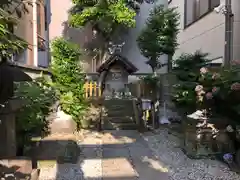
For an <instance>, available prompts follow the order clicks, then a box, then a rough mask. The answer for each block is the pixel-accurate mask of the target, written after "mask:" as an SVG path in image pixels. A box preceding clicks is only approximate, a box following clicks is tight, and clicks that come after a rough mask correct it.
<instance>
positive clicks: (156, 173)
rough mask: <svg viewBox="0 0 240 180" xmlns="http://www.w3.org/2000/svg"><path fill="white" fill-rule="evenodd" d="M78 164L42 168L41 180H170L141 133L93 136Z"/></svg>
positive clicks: (82, 146)
mask: <svg viewBox="0 0 240 180" xmlns="http://www.w3.org/2000/svg"><path fill="white" fill-rule="evenodd" d="M78 144H79V147H80V149H81V154H80V156H79V160H78V163H76V164H55V165H53V166H52V167H47V168H41V174H40V180H53V179H58V180H60V179H61V180H63V179H64V180H70V179H71V180H81V179H85V180H100V179H101V180H147V179H151V180H167V179H168V177H167V173H166V172H164V171H166V169H163V168H162V166H161V165H160V164H159V163H158V160H157V159H156V158H155V157H154V156H153V154H152V151H151V150H150V149H149V147H148V145H147V144H146V142H145V141H144V140H143V138H142V137H141V136H140V135H139V133H138V132H137V131H107V132H105V133H104V134H103V135H101V134H98V133H95V134H94V133H89V134H88V135H85V136H84V139H83V140H82V141H80V142H79V143H78Z"/></svg>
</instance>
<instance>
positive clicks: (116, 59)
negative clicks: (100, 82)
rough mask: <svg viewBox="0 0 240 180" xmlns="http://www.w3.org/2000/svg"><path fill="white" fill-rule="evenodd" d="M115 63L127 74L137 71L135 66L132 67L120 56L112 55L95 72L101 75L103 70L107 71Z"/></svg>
mask: <svg viewBox="0 0 240 180" xmlns="http://www.w3.org/2000/svg"><path fill="white" fill-rule="evenodd" d="M116 63H118V64H119V65H120V66H122V67H124V69H126V71H127V72H128V73H129V74H132V73H134V72H136V71H137V70H138V69H137V68H136V66H134V65H133V64H132V63H131V62H130V61H128V59H127V58H125V57H123V56H121V55H120V54H113V55H111V56H110V57H109V58H108V59H107V60H106V61H105V62H104V63H102V64H101V65H100V66H99V67H98V68H97V72H98V73H101V72H102V71H104V70H109V69H110V68H111V66H112V65H114V64H116Z"/></svg>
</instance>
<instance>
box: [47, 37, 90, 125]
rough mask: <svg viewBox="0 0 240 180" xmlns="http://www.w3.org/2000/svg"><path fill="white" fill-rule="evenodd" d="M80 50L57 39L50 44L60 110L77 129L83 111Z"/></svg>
mask: <svg viewBox="0 0 240 180" xmlns="http://www.w3.org/2000/svg"><path fill="white" fill-rule="evenodd" d="M80 55H81V53H80V49H79V47H78V46H77V45H75V44H73V43H71V42H69V41H67V40H65V39H63V38H57V39H55V40H54V41H53V42H52V64H51V71H52V74H53V86H54V87H55V89H56V90H57V94H58V97H59V98H60V104H61V107H62V110H63V111H64V112H65V113H67V114H69V115H71V116H72V117H73V118H74V120H75V121H76V123H77V125H78V127H79V126H80V125H81V116H82V113H83V111H84V110H85V107H86V103H85V99H84V96H83V95H84V87H83V86H84V82H85V80H84V77H85V76H84V75H83V73H82V69H81V67H80V62H79V60H80Z"/></svg>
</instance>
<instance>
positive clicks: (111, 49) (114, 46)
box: [108, 42, 125, 55]
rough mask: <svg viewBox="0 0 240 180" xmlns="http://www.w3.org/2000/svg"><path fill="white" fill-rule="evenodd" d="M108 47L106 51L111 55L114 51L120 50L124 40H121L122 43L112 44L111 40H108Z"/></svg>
mask: <svg viewBox="0 0 240 180" xmlns="http://www.w3.org/2000/svg"><path fill="white" fill-rule="evenodd" d="M108 45H109V47H108V51H109V54H110V55H113V54H114V53H115V52H121V51H122V47H123V46H124V45H125V42H123V43H122V44H113V43H112V42H109V44H108Z"/></svg>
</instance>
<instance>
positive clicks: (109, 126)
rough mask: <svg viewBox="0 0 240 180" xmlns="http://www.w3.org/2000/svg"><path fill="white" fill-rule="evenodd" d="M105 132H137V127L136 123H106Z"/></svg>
mask: <svg viewBox="0 0 240 180" xmlns="http://www.w3.org/2000/svg"><path fill="white" fill-rule="evenodd" d="M103 129H104V130H136V129H137V125H136V124H135V123H113V122H110V121H108V122H104V125H103Z"/></svg>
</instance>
